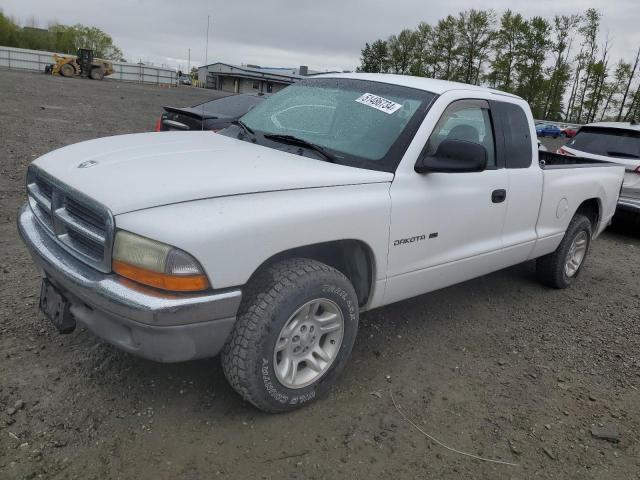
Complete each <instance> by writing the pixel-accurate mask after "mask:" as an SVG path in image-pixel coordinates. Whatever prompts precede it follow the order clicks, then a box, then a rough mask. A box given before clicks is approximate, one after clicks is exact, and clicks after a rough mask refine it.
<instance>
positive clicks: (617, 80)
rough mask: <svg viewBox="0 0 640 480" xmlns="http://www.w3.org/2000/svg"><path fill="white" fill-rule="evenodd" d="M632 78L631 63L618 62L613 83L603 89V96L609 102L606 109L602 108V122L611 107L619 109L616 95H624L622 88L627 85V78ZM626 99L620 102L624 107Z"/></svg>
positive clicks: (605, 105)
mask: <svg viewBox="0 0 640 480" xmlns="http://www.w3.org/2000/svg"><path fill="white" fill-rule="evenodd" d="M630 76H631V64H630V63H626V62H624V61H622V60H620V61H619V62H618V65H617V66H616V69H615V72H614V75H613V81H612V82H610V83H607V84H606V85H605V86H604V88H603V95H604V96H606V98H607V100H606V102H605V104H604V107H603V108H602V115H601V116H600V121H602V120H604V119H605V116H606V115H607V112H608V111H609V107H610V106H611V107H614V108H616V107H617V103H618V101H617V100H616V98H615V97H616V95H618V94H621V93H622V91H621V90H622V87H623V86H624V84H625V81H626V80H627V78H629V77H630ZM625 100H626V99H625V98H623V100H622V101H620V104H621V105H622V104H623V103H624V101H625Z"/></svg>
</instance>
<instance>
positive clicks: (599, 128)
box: [558, 122, 640, 214]
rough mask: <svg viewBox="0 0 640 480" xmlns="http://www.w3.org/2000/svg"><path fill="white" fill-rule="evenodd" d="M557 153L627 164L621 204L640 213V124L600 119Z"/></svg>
mask: <svg viewBox="0 0 640 480" xmlns="http://www.w3.org/2000/svg"><path fill="white" fill-rule="evenodd" d="M558 153H560V154H562V155H569V156H581V157H584V158H593V159H596V160H605V161H609V162H615V163H619V164H621V165H624V167H625V169H626V172H625V175H624V184H623V186H622V192H621V194H620V200H619V201H618V208H620V209H621V210H626V211H629V212H632V213H638V214H640V124H638V123H636V122H600V123H591V124H589V125H585V126H584V127H581V128H580V130H579V131H578V133H577V134H576V136H575V137H574V138H573V139H572V140H571V141H570V142H569V143H567V144H566V145H565V146H564V147H562V148H560V149H559V150H558Z"/></svg>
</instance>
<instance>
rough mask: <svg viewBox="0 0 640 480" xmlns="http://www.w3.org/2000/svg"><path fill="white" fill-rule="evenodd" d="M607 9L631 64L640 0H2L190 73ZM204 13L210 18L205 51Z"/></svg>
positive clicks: (303, 60) (609, 26)
mask: <svg viewBox="0 0 640 480" xmlns="http://www.w3.org/2000/svg"><path fill="white" fill-rule="evenodd" d="M589 7H595V8H597V9H599V10H600V11H601V12H602V14H603V19H602V24H601V36H602V39H601V43H603V42H604V38H605V36H606V35H607V34H609V36H610V42H611V44H612V47H611V54H612V59H613V60H614V62H615V61H617V60H618V59H619V58H625V59H626V60H627V61H632V59H633V58H634V57H635V52H636V50H637V49H638V47H640V28H639V27H638V25H640V0H535V1H531V0H484V1H483V2H482V3H479V2H474V1H472V0H447V1H433V0H395V1H391V2H390V1H378V2H372V1H367V0H322V1H318V0H313V1H312V0H296V1H293V0H269V1H255V0H244V1H234V0H226V1H221V0H189V1H180V0H110V1H108V2H104V1H95V0H93V1H92V0H84V1H83V0H80V1H78V0H1V1H0V8H1V9H3V10H4V13H5V15H12V16H15V17H17V19H18V20H19V21H23V22H24V21H26V20H27V19H28V18H30V17H32V16H34V17H35V18H36V21H37V23H38V26H41V27H46V26H47V24H48V23H49V22H51V21H57V22H59V23H63V24H76V23H82V24H85V25H92V26H96V27H98V28H100V29H102V30H104V31H105V32H107V33H109V34H110V35H111V36H112V38H113V40H114V43H115V44H116V45H117V46H118V47H120V48H121V49H122V51H123V52H124V56H125V58H126V59H127V60H128V61H133V62H138V61H140V60H142V61H143V62H152V63H154V64H156V65H163V64H165V65H169V66H171V67H179V68H182V69H184V70H186V67H187V64H188V58H189V49H191V66H198V65H202V64H205V60H207V61H208V63H213V62H216V61H221V62H226V63H232V64H238V65H239V64H247V63H250V64H257V65H261V66H270V67H296V66H299V65H307V66H309V67H310V68H311V69H313V70H319V71H325V70H353V69H355V68H356V67H357V66H358V65H359V63H360V61H359V58H360V50H361V49H362V47H363V46H364V43H365V42H372V41H374V40H376V39H378V38H386V37H388V36H389V35H391V34H394V33H398V32H399V31H400V30H402V29H403V28H415V27H416V26H417V24H418V23H419V22H421V21H426V22H428V23H432V24H433V23H436V22H437V21H438V19H440V18H443V17H445V16H446V15H448V14H453V15H457V13H458V12H460V11H463V10H467V9H469V8H482V9H488V8H491V9H494V10H495V11H496V13H497V14H498V15H499V14H500V13H501V12H503V11H504V10H506V9H508V8H510V9H511V10H514V11H516V12H519V13H522V14H523V15H524V16H525V17H531V16H535V15H540V16H543V17H546V18H548V19H552V17H553V15H554V14H569V13H580V12H583V11H584V10H585V9H587V8H589ZM207 16H209V17H210V30H209V42H208V53H207V52H206V48H205V47H206V45H207V42H206V31H207Z"/></svg>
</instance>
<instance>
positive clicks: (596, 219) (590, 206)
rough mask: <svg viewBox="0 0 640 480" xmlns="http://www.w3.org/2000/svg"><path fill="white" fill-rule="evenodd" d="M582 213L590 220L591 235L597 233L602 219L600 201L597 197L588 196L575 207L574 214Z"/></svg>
mask: <svg viewBox="0 0 640 480" xmlns="http://www.w3.org/2000/svg"><path fill="white" fill-rule="evenodd" d="M578 214H582V215H584V216H585V217H587V218H588V219H589V221H590V222H591V231H592V235H593V236H595V235H597V232H598V228H599V226H600V221H601V220H602V201H601V200H600V199H599V198H596V197H594V198H588V199H586V200H584V201H583V202H582V203H581V204H580V205H579V206H578V208H577V210H576V213H575V214H574V216H575V215H578Z"/></svg>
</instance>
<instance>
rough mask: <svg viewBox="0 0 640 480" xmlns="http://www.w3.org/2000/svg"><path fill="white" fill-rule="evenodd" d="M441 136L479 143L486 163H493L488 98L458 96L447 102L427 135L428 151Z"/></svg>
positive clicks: (433, 149) (436, 144) (438, 142)
mask: <svg viewBox="0 0 640 480" xmlns="http://www.w3.org/2000/svg"><path fill="white" fill-rule="evenodd" d="M443 140H462V141H465V142H472V143H478V144H480V145H482V146H483V147H484V148H485V149H486V150H487V167H488V168H495V167H496V153H495V151H496V149H495V140H494V135H493V125H492V123H491V113H490V110H489V103H488V102H487V101H485V100H458V101H456V102H453V103H452V104H451V105H449V106H448V107H447V109H446V110H445V111H444V113H443V114H442V117H440V120H438V123H437V124H436V126H435V128H434V129H433V132H432V133H431V137H429V141H428V142H427V148H426V153H427V155H434V154H435V153H436V151H437V149H438V146H439V145H440V143H441V142H442V141H443Z"/></svg>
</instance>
